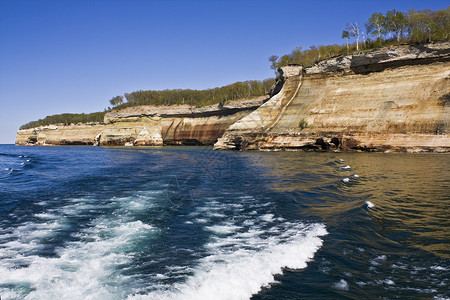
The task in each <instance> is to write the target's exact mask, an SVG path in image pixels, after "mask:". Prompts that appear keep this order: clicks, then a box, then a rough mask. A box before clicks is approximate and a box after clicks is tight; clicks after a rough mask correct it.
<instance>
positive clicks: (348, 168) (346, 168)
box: [339, 165, 351, 170]
mask: <svg viewBox="0 0 450 300" xmlns="http://www.w3.org/2000/svg"><path fill="white" fill-rule="evenodd" d="M339 169H342V170H350V169H351V167H350V166H349V165H346V166H343V167H339Z"/></svg>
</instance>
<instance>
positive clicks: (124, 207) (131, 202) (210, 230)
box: [0, 145, 450, 300]
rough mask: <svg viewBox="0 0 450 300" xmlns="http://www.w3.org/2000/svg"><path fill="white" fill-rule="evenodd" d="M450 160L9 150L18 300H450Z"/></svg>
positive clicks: (7, 221)
mask: <svg viewBox="0 0 450 300" xmlns="http://www.w3.org/2000/svg"><path fill="white" fill-rule="evenodd" d="M449 170H450V156H449V155H434V154H414V155H411V154H375V153H351V154H350V153H303V152H223V151H220V152H218V151H212V150H211V149H209V148H185V147H179V148H176V147H174V148H171V147H164V148H100V147H15V146H13V145H0V296H1V299H2V300H6V299H250V298H251V299H450V288H449V285H450V241H449V240H450V171H449Z"/></svg>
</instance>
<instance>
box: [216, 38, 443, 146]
mask: <svg viewBox="0 0 450 300" xmlns="http://www.w3.org/2000/svg"><path fill="white" fill-rule="evenodd" d="M280 73H281V79H280V80H281V81H282V82H281V83H282V88H281V90H280V91H279V92H278V94H276V95H274V96H273V97H272V98H271V99H270V100H269V101H267V102H266V103H264V104H263V105H261V107H259V108H258V109H257V110H255V111H254V112H252V113H250V114H249V115H247V116H245V117H244V118H242V119H241V120H239V121H237V122H236V123H234V124H232V125H231V126H230V127H229V128H228V129H227V130H226V132H225V134H224V135H223V136H222V137H221V138H220V139H219V140H218V142H217V143H216V144H215V145H214V148H215V149H238V150H296V149H300V150H319V151H321V150H344V151H384V152H389V151H408V152H420V151H435V152H448V151H450V136H449V123H450V43H440V44H429V45H417V46H414V45H413V46H410V45H409V46H397V47H393V48H384V49H380V50H376V51H371V52H368V53H364V54H358V55H348V56H343V57H338V58H334V59H331V60H327V61H323V62H320V63H317V64H316V65H314V66H312V67H310V68H302V67H301V66H286V67H283V68H282V69H281V70H280Z"/></svg>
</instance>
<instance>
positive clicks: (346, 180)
mask: <svg viewBox="0 0 450 300" xmlns="http://www.w3.org/2000/svg"><path fill="white" fill-rule="evenodd" d="M349 181H350V179H349V178H344V179H342V182H343V183H348V182H349Z"/></svg>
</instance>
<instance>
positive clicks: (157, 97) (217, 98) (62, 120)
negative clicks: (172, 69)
mask: <svg viewBox="0 0 450 300" xmlns="http://www.w3.org/2000/svg"><path fill="white" fill-rule="evenodd" d="M274 83H275V79H274V78H269V79H265V80H249V81H243V82H235V83H233V84H229V85H226V86H222V87H216V88H213V89H206V90H191V89H173V90H162V91H155V90H148V91H135V92H132V93H126V94H125V95H124V96H116V97H114V98H112V99H111V100H110V101H109V102H110V104H111V105H112V106H113V109H114V110H118V109H123V108H125V107H129V106H138V105H181V104H188V105H191V106H197V107H201V106H206V105H214V104H221V105H225V104H226V103H227V102H228V101H232V100H238V99H248V98H253V97H258V96H263V95H266V94H267V92H268V91H269V90H270V88H271V87H272V86H273V85H274ZM124 99H125V101H124ZM110 110H111V108H110V107H108V109H105V111H103V112H96V113H91V114H58V115H53V116H47V117H45V118H44V119H39V120H38V121H31V122H29V123H27V124H25V125H22V126H21V127H20V129H28V128H34V127H39V126H46V125H50V124H76V123H90V122H103V118H104V116H105V113H106V112H108V111H110Z"/></svg>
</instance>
